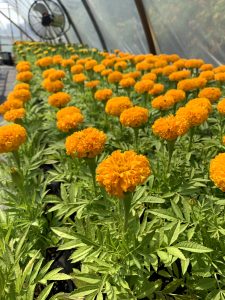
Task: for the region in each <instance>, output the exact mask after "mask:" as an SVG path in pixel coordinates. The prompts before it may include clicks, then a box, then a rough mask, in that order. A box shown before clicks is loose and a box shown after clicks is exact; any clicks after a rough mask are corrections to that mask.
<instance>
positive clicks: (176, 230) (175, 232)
mask: <svg viewBox="0 0 225 300" xmlns="http://www.w3.org/2000/svg"><path fill="white" fill-rule="evenodd" d="M179 234H180V221H178V222H177V223H175V224H174V226H173V227H172V229H171V230H170V232H169V245H172V244H173V243H174V242H175V241H176V240H177V239H178V236H179Z"/></svg>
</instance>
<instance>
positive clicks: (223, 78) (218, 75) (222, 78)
mask: <svg viewBox="0 0 225 300" xmlns="http://www.w3.org/2000/svg"><path fill="white" fill-rule="evenodd" d="M214 78H215V80H216V81H221V82H224V81H225V72H223V73H216V74H215V76H214Z"/></svg>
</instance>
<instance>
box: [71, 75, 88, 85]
mask: <svg viewBox="0 0 225 300" xmlns="http://www.w3.org/2000/svg"><path fill="white" fill-rule="evenodd" d="M85 80H87V76H85V75H84V74H83V73H80V74H75V75H73V81H74V82H76V83H83V82H84V81H85Z"/></svg>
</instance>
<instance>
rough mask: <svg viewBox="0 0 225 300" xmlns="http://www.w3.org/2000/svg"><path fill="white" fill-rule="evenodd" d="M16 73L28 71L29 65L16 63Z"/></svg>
mask: <svg viewBox="0 0 225 300" xmlns="http://www.w3.org/2000/svg"><path fill="white" fill-rule="evenodd" d="M16 70H17V72H26V71H30V65H28V64H24V63H18V64H17V66H16Z"/></svg>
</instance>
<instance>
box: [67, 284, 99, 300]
mask: <svg viewBox="0 0 225 300" xmlns="http://www.w3.org/2000/svg"><path fill="white" fill-rule="evenodd" d="M98 288H99V286H98V285H86V286H85V287H82V288H79V289H77V290H75V292H73V293H71V296H76V297H84V296H87V295H90V294H92V293H94V292H97V291H98ZM72 299H74V298H72Z"/></svg>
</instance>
